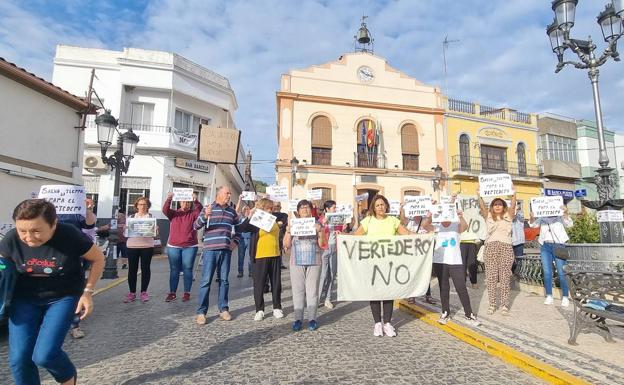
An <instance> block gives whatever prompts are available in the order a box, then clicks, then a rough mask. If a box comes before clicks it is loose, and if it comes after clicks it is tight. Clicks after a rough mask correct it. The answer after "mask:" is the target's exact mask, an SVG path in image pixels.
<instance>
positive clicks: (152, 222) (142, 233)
mask: <svg viewBox="0 0 624 385" xmlns="http://www.w3.org/2000/svg"><path fill="white" fill-rule="evenodd" d="M125 236H126V237H127V238H135V237H155V236H156V218H132V217H129V218H127V219H126V226H125Z"/></svg>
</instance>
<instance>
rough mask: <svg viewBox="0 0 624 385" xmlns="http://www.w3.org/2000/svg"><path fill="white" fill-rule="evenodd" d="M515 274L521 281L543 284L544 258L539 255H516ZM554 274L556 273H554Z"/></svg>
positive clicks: (530, 283)
mask: <svg viewBox="0 0 624 385" xmlns="http://www.w3.org/2000/svg"><path fill="white" fill-rule="evenodd" d="M514 275H515V276H516V277H518V279H519V280H520V282H523V283H526V284H529V285H536V286H541V285H543V284H544V270H543V269H542V259H541V257H540V256H539V255H523V256H521V257H516V270H515V271H514ZM553 275H554V274H553Z"/></svg>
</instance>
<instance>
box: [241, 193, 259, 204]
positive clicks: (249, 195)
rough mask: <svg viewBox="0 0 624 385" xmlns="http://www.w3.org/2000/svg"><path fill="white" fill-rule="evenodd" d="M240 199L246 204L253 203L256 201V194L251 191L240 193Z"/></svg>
mask: <svg viewBox="0 0 624 385" xmlns="http://www.w3.org/2000/svg"><path fill="white" fill-rule="evenodd" d="M241 199H242V200H244V201H248V202H253V201H255V200H256V193H255V192H253V191H243V192H242V193H241Z"/></svg>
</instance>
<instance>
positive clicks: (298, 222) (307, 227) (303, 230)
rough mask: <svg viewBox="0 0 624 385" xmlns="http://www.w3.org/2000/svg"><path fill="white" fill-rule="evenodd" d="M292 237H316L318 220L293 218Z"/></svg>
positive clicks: (291, 223) (291, 222)
mask: <svg viewBox="0 0 624 385" xmlns="http://www.w3.org/2000/svg"><path fill="white" fill-rule="evenodd" d="M290 235H292V236H293V237H307V236H310V235H316V219H314V217H311V218H293V219H291V220H290Z"/></svg>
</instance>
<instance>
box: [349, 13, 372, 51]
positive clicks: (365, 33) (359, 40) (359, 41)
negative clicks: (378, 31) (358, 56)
mask: <svg viewBox="0 0 624 385" xmlns="http://www.w3.org/2000/svg"><path fill="white" fill-rule="evenodd" d="M367 18H368V16H362V22H361V24H360V29H359V30H358V32H357V35H355V36H353V40H354V41H353V45H354V49H355V52H368V53H373V52H374V50H375V39H373V37H372V35H371V33H370V31H369V30H368V27H367V26H366V19H367Z"/></svg>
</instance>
